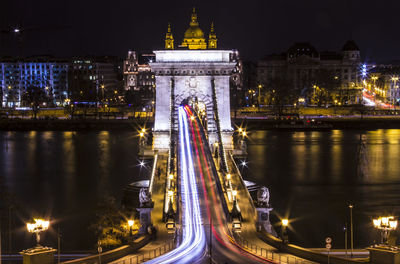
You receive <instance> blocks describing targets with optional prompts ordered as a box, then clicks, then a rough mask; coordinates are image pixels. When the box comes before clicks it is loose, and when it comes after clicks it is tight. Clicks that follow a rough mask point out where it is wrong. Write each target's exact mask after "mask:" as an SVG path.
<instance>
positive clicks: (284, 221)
mask: <svg viewBox="0 0 400 264" xmlns="http://www.w3.org/2000/svg"><path fill="white" fill-rule="evenodd" d="M281 223H282V229H281V231H282V234H281V235H282V242H283V243H285V244H287V243H288V242H289V237H288V234H287V227H288V225H289V219H287V218H284V219H282V221H281Z"/></svg>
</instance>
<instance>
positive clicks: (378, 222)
mask: <svg viewBox="0 0 400 264" xmlns="http://www.w3.org/2000/svg"><path fill="white" fill-rule="evenodd" d="M373 223H374V227H375V228H376V229H378V230H381V244H384V245H387V244H388V238H389V233H390V231H392V230H395V229H396V228H397V220H394V217H393V216H386V217H379V218H377V219H373Z"/></svg>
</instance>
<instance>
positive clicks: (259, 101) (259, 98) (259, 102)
mask: <svg viewBox="0 0 400 264" xmlns="http://www.w3.org/2000/svg"><path fill="white" fill-rule="evenodd" d="M261 88H262V85H261V84H259V85H258V110H260V105H261V97H260V96H261V95H260V90H261Z"/></svg>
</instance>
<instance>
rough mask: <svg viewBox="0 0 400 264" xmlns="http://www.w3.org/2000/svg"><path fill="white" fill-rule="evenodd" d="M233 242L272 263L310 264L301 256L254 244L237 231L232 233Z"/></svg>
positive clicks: (310, 263)
mask: <svg viewBox="0 0 400 264" xmlns="http://www.w3.org/2000/svg"><path fill="white" fill-rule="evenodd" d="M234 237H235V242H236V243H237V244H238V246H240V247H241V248H242V249H244V250H245V251H247V252H249V253H251V254H253V255H255V256H258V257H260V258H262V259H267V260H268V261H272V262H274V263H285V264H312V263H315V262H311V261H308V260H305V259H302V258H298V257H295V256H293V255H287V254H284V253H282V252H277V251H276V250H272V249H267V248H263V247H261V246H258V245H256V244H253V243H251V242H249V241H247V240H246V239H244V238H243V237H241V236H239V235H238V234H237V233H236V234H235V235H234Z"/></svg>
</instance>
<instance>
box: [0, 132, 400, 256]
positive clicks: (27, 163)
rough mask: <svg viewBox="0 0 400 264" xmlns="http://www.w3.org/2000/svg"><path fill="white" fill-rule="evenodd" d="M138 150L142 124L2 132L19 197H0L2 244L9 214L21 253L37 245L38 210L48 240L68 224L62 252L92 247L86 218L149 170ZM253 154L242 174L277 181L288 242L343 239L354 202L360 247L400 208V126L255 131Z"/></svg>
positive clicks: (277, 205) (2, 163)
mask: <svg viewBox="0 0 400 264" xmlns="http://www.w3.org/2000/svg"><path fill="white" fill-rule="evenodd" d="M137 153H138V145H137V137H136V136H135V132H127V131H100V132H93V131H92V132H72V131H66V132H59V131H47V132H35V131H31V132H0V187H1V192H3V193H5V192H7V193H9V194H10V195H11V204H12V207H11V210H9V207H8V206H6V205H7V204H8V202H6V201H0V202H1V204H0V205H2V206H3V215H2V219H3V223H2V228H3V229H2V230H3V232H2V234H3V252H4V253H6V252H7V250H8V249H9V236H8V227H9V223H8V221H7V222H4V221H6V219H8V214H9V213H11V220H12V221H11V225H10V226H11V229H12V233H11V234H12V236H11V250H12V251H13V252H18V251H19V250H21V249H25V248H28V247H31V246H33V245H34V238H33V236H32V235H30V234H28V233H27V232H26V229H25V226H24V223H26V221H28V220H30V219H31V218H32V217H34V216H42V217H46V218H49V219H50V220H51V229H50V230H49V231H48V232H46V233H45V234H44V235H43V244H44V245H48V246H52V247H55V248H57V230H58V228H60V231H61V233H62V240H61V248H62V250H63V251H64V252H72V251H74V252H77V251H82V250H83V251H84V250H93V249H94V248H95V238H94V235H93V231H91V230H90V229H89V228H88V227H89V226H90V224H91V223H93V219H94V215H95V210H96V207H97V205H98V203H99V201H101V200H102V198H103V197H105V196H106V195H111V196H114V197H115V198H116V199H117V201H119V200H120V199H121V197H122V189H123V188H124V186H126V185H127V184H128V183H130V182H133V181H136V180H141V179H144V178H145V177H146V175H147V170H148V169H149V168H148V167H145V168H141V167H140V166H139V163H140V160H139V158H138V155H137ZM248 153H249V155H248V157H247V158H246V162H247V166H245V167H242V171H243V175H244V177H245V179H247V180H250V181H254V182H257V183H258V184H260V185H265V186H267V187H268V188H269V189H270V192H271V205H272V207H273V208H274V211H273V212H274V215H273V216H272V220H273V221H274V222H278V220H279V219H278V217H283V216H285V217H288V218H289V219H290V231H289V240H290V242H293V243H296V244H299V245H301V246H306V247H324V246H325V243H324V240H325V237H327V236H330V237H332V238H333V247H334V248H339V247H341V248H343V247H344V232H343V227H344V226H345V224H346V222H347V223H348V226H350V220H349V215H350V212H349V208H348V205H349V204H353V205H354V209H353V218H354V224H353V225H354V245H355V247H364V246H367V245H369V244H371V243H372V242H373V240H378V233H377V232H376V231H375V230H373V227H372V223H371V219H372V217H374V216H377V215H382V214H394V215H397V216H399V215H400V176H399V175H400V130H371V131H356V130H332V131H310V132H290V131H279V132H278V131H250V136H249V139H248ZM147 166H148V165H147ZM276 229H277V231H278V232H279V224H278V223H277V224H276ZM348 236H349V238H350V233H349V235H348ZM349 241H350V240H349Z"/></svg>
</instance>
